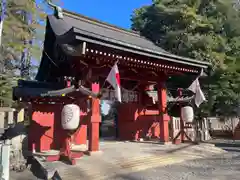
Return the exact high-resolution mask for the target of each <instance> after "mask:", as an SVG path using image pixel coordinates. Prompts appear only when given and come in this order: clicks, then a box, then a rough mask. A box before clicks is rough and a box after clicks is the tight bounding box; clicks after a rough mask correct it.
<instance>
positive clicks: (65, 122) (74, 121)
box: [61, 104, 80, 130]
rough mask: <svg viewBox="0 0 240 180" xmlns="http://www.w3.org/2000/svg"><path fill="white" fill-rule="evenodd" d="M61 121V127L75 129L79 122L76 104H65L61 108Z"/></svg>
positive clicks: (78, 111) (78, 109)
mask: <svg viewBox="0 0 240 180" xmlns="http://www.w3.org/2000/svg"><path fill="white" fill-rule="evenodd" d="M61 122H62V127H63V129H66V130H75V129H77V128H78V126H79V122H80V108H79V106H77V105H76V104H67V105H65V106H64V107H63V109H62V114H61Z"/></svg>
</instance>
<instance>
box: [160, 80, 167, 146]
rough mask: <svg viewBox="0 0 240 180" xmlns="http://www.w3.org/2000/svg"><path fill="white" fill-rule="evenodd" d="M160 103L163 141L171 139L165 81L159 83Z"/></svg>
mask: <svg viewBox="0 0 240 180" xmlns="http://www.w3.org/2000/svg"><path fill="white" fill-rule="evenodd" d="M158 104H159V116H160V119H159V120H160V123H159V124H160V140H161V141H163V142H168V141H169V129H168V121H169V119H170V118H169V116H168V114H167V112H166V108H167V90H166V87H165V83H164V82H160V83H158Z"/></svg>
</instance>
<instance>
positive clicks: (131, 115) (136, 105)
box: [15, 10, 210, 152]
mask: <svg viewBox="0 0 240 180" xmlns="http://www.w3.org/2000/svg"><path fill="white" fill-rule="evenodd" d="M117 60H118V67H119V71H120V77H121V85H122V87H123V88H124V89H126V90H133V91H134V93H133V94H132V96H131V98H130V100H128V102H123V103H121V104H119V107H118V115H119V116H118V126H119V127H118V128H119V138H120V139H121V140H136V139H139V138H144V137H146V136H150V137H157V138H159V139H160V140H161V141H163V142H168V141H169V133H168V121H169V119H170V117H169V116H168V115H167V113H166V106H167V90H166V84H165V83H166V80H167V79H168V77H169V76H172V75H183V74H189V75H192V76H196V75H198V74H199V73H200V72H201V70H202V69H204V70H205V69H207V68H208V67H209V66H210V64H209V63H206V62H202V61H197V60H193V59H189V58H184V57H180V56H176V55H173V54H170V53H168V52H166V51H164V50H163V49H161V48H160V47H158V46H156V45H155V44H154V43H152V42H151V41H149V40H147V39H146V38H144V37H141V36H140V35H139V34H138V33H136V32H133V31H130V30H125V29H122V28H119V27H115V26H113V25H110V24H106V23H103V22H100V21H97V20H94V19H90V18H88V17H85V16H82V15H79V14H75V13H72V12H68V11H66V10H64V11H63V18H61V17H58V16H57V13H55V15H49V16H48V17H47V25H46V34H45V42H44V49H43V55H42V60H41V64H40V66H39V69H38V74H37V76H36V81H34V82H27V81H26V82H22V84H20V85H19V86H18V87H17V88H16V89H15V92H16V93H15V99H16V100H19V101H24V102H28V103H29V107H30V109H31V112H32V123H31V125H30V130H29V147H30V149H31V148H36V151H40V152H41V151H49V150H51V149H59V148H61V145H62V142H63V138H62V134H63V133H64V131H63V130H62V129H61V126H60V123H59V122H60V115H59V114H60V113H61V109H62V107H63V105H64V104H67V103H75V104H77V105H79V106H80V108H81V122H80V126H79V129H78V130H77V131H76V132H74V134H73V136H72V143H73V144H77V145H80V144H83V145H86V144H87V140H89V143H88V151H90V152H95V151H98V150H99V123H100V121H101V119H100V111H99V102H100V100H99V99H98V98H96V99H94V98H89V97H88V96H85V95H82V94H81V92H79V91H75V92H72V91H71V92H65V91H61V92H64V93H57V94H55V95H52V96H47V95H44V96H43V94H44V93H43V92H46V91H50V90H55V91H58V90H59V89H64V88H67V87H71V86H72V85H74V86H78V87H79V86H83V87H87V88H89V89H90V90H92V91H93V92H96V94H97V93H99V91H101V90H102V89H104V88H105V89H109V87H110V86H109V84H107V83H105V86H104V87H102V86H103V84H104V83H103V82H104V81H105V79H106V77H107V75H108V73H109V72H110V70H111V67H112V66H113V64H114V63H115V62H116V61H117ZM151 84H155V86H156V88H157V94H158V102H157V103H156V104H154V103H153V102H152V99H151V98H150V97H149V96H148V95H147V94H146V92H145V90H146V87H148V86H149V85H151ZM36 91H39V93H36ZM123 91H124V90H123ZM34 92H35V94H34ZM105 93H106V92H105ZM62 94H64V95H62ZM103 96H105V97H106V95H104V92H103ZM123 99H124V97H123ZM34 124H38V126H35V125H34ZM87 131H89V133H87ZM87 134H89V137H87ZM38 138H39V140H37V139H38ZM33 144H34V146H33ZM35 146H36V147H35ZM31 150H32V149H31Z"/></svg>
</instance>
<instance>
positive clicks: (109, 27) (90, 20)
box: [63, 9, 145, 39]
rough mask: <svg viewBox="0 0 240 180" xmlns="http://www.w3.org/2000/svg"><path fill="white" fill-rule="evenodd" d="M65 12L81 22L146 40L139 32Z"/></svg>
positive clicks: (64, 10)
mask: <svg viewBox="0 0 240 180" xmlns="http://www.w3.org/2000/svg"><path fill="white" fill-rule="evenodd" d="M63 12H64V13H65V14H66V15H67V16H72V17H73V18H77V19H81V20H83V21H85V22H88V23H92V24H97V25H100V26H102V27H104V28H108V29H112V30H115V31H119V32H122V33H125V34H129V35H133V36H136V37H139V38H144V39H145V37H143V36H141V35H140V34H138V32H137V31H132V30H129V29H125V28H121V27H118V26H116V25H113V24H110V23H106V22H103V21H100V20H97V19H95V18H90V17H87V16H84V15H82V14H79V13H75V12H71V11H68V10H66V9H63Z"/></svg>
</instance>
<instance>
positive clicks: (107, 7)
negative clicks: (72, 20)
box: [61, 0, 152, 28]
mask: <svg viewBox="0 0 240 180" xmlns="http://www.w3.org/2000/svg"><path fill="white" fill-rule="evenodd" d="M61 1H62V2H63V4H62V7H63V8H65V9H67V10H70V11H73V12H77V13H80V14H83V15H85V16H88V17H91V18H95V19H98V20H101V21H104V22H107V23H110V24H114V25H117V26H120V27H123V28H130V26H131V21H130V18H131V14H132V12H133V10H134V9H136V8H139V7H141V6H143V5H149V4H151V2H152V0H61Z"/></svg>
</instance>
